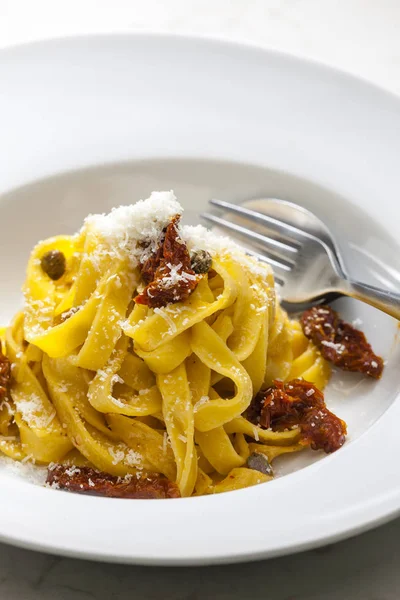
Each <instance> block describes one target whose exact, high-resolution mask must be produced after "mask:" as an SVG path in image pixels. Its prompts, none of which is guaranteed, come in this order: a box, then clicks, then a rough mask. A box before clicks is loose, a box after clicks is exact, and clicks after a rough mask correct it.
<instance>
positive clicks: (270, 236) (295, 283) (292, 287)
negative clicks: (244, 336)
mask: <svg viewBox="0 0 400 600" xmlns="http://www.w3.org/2000/svg"><path fill="white" fill-rule="evenodd" d="M210 204H211V205H212V206H215V207H217V208H219V209H223V210H224V211H225V212H227V213H231V214H233V215H236V216H237V217H240V222H234V221H230V220H228V219H226V218H223V217H220V216H217V215H214V214H211V213H204V214H203V215H202V217H203V218H204V219H205V220H206V221H208V222H209V223H213V224H214V225H217V226H218V227H220V228H222V229H226V230H228V231H229V232H230V233H231V236H233V237H237V238H239V239H240V240H243V241H244V242H246V251H247V252H248V253H249V254H251V255H253V256H255V257H257V258H258V259H259V260H262V261H264V262H267V263H269V264H270V265H271V266H272V267H273V269H274V273H275V279H276V281H277V283H278V284H279V285H280V286H281V296H282V300H283V302H284V303H285V307H286V308H287V309H288V310H292V311H297V310H302V309H304V308H306V307H307V306H312V305H313V304H317V303H320V302H321V301H324V302H325V301H330V300H332V299H334V298H337V297H340V296H350V297H352V298H356V299H357V300H361V301H363V302H366V303H367V304H370V305H371V306H374V307H375V308H378V309H379V310H382V311H383V312H385V313H387V314H389V315H391V316H392V317H394V318H396V319H399V320H400V294H398V293H396V292H392V291H389V290H382V289H380V288H377V287H374V286H371V285H368V284H365V283H360V282H358V281H354V280H352V279H350V278H349V277H348V275H347V273H346V271H345V268H344V264H343V260H342V257H341V255H340V252H339V250H338V248H337V246H336V244H335V242H334V240H333V237H332V236H329V230H328V229H327V228H326V226H325V225H323V224H321V225H322V228H323V232H324V235H323V236H322V235H321V237H317V235H315V233H318V230H316V229H315V227H312V226H311V224H310V227H308V226H307V222H305V226H304V229H300V228H299V227H296V226H294V225H293V224H290V223H288V222H285V221H283V220H280V219H277V218H275V217H271V216H269V215H267V214H264V213H263V212H258V211H255V210H251V209H249V208H246V207H244V206H240V205H237V204H231V203H230V202H225V201H224V200H211V201H210ZM286 204H288V205H290V204H291V203H286ZM292 206H293V207H295V208H299V207H296V205H292ZM307 213H308V214H309V215H310V216H311V217H314V215H312V214H311V213H309V212H308V211H304V214H307ZM315 219H317V218H316V217H315ZM290 220H291V219H290ZM295 222H296V221H295ZM242 223H243V224H242ZM252 225H253V229H252V228H251V226H252ZM255 226H256V227H255ZM310 231H312V232H313V233H310Z"/></svg>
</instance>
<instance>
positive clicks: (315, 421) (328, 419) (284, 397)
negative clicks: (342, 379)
mask: <svg viewBox="0 0 400 600" xmlns="http://www.w3.org/2000/svg"><path fill="white" fill-rule="evenodd" d="M246 417H247V419H248V420H250V421H251V422H253V423H256V424H258V425H260V426H261V427H264V428H266V429H268V428H271V429H272V430H273V431H283V430H284V429H288V428H291V427H293V426H295V425H298V426H299V427H300V431H301V442H302V443H303V444H307V445H308V444H309V445H310V446H311V448H312V449H313V450H324V451H325V452H326V453H330V452H334V451H335V450H338V449H339V448H340V447H341V446H343V444H344V441H345V436H346V433H347V428H346V423H345V422H344V421H342V420H341V419H339V418H338V417H337V416H336V415H334V414H333V413H332V412H331V411H330V410H328V409H327V408H326V404H325V400H324V395H323V393H322V392H321V391H320V390H319V389H318V388H316V387H315V385H313V384H312V383H309V382H308V381H304V380H303V379H293V380H292V381H289V382H288V383H283V382H282V381H278V380H276V381H274V385H272V386H271V387H269V388H268V389H267V390H265V391H263V392H260V393H259V394H257V396H256V397H255V398H254V400H253V402H252V404H251V405H250V407H249V409H248V411H247V413H246Z"/></svg>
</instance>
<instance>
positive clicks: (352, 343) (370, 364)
mask: <svg viewBox="0 0 400 600" xmlns="http://www.w3.org/2000/svg"><path fill="white" fill-rule="evenodd" d="M301 325H302V328H303V331H304V335H305V336H306V337H308V338H309V339H310V340H312V341H313V342H314V344H315V345H316V346H317V347H318V348H319V350H320V352H321V354H322V356H323V357H324V358H326V360H329V361H330V362H332V363H333V364H334V365H336V366H337V367H339V368H341V369H344V370H345V371H357V372H360V373H366V374H367V375H369V376H370V377H374V378H375V379H379V378H380V377H381V375H382V371H383V360H382V358H381V357H380V356H377V355H376V354H374V352H373V350H372V348H371V346H370V344H369V343H368V342H367V340H366V337H365V335H364V334H363V333H362V331H359V330H358V329H355V328H354V327H352V325H350V324H349V323H345V322H344V321H342V319H341V318H340V317H339V316H338V314H337V312H335V311H334V310H333V309H332V308H330V306H314V307H313V308H310V309H309V310H306V311H305V312H304V313H303V315H302V317H301Z"/></svg>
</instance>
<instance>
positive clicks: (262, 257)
mask: <svg viewBox="0 0 400 600" xmlns="http://www.w3.org/2000/svg"><path fill="white" fill-rule="evenodd" d="M245 250H246V254H250V256H254V258H257V259H258V260H260V261H261V262H265V263H268V264H269V265H271V267H275V268H276V267H277V268H278V269H279V268H280V269H281V268H282V265H281V264H280V263H277V262H276V261H275V260H274V259H273V258H269V257H268V256H266V255H264V254H259V253H258V252H255V251H254V250H249V249H248V248H245ZM286 272H287V271H286ZM274 279H275V281H276V283H279V285H280V286H281V287H283V286H284V285H285V280H284V278H283V274H282V273H279V275H277V274H276V271H274Z"/></svg>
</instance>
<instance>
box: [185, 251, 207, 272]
mask: <svg viewBox="0 0 400 600" xmlns="http://www.w3.org/2000/svg"><path fill="white" fill-rule="evenodd" d="M190 260H191V266H192V269H193V271H194V272H195V273H197V274H198V275H202V274H203V273H208V271H209V270H210V269H211V265H212V258H211V254H210V253H209V252H207V250H196V251H195V252H192V254H191V256H190Z"/></svg>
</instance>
